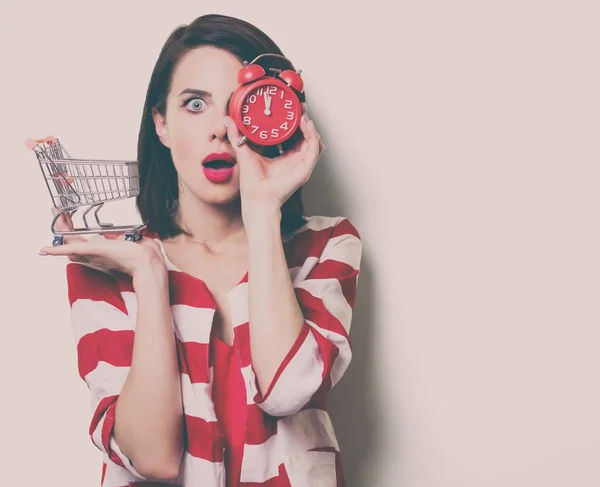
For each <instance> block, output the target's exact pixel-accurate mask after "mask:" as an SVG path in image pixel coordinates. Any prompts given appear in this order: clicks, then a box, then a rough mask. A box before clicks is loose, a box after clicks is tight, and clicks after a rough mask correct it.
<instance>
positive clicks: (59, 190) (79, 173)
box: [25, 136, 146, 246]
mask: <svg viewBox="0 0 600 487" xmlns="http://www.w3.org/2000/svg"><path fill="white" fill-rule="evenodd" d="M25 145H26V147H27V148H28V149H31V150H33V151H34V152H35V155H36V157H37V160H38V162H39V166H40V169H41V171H42V174H43V176H44V180H45V181H46V186H47V187H48V191H49V193H50V197H51V198H52V204H53V205H54V207H55V208H56V209H57V210H59V211H58V212H57V214H56V215H55V217H54V218H53V220H52V224H51V231H52V233H53V234H54V241H53V242H52V245H54V246H57V245H62V244H63V241H64V236H65V235H77V234H92V233H97V234H103V233H108V232H124V233H125V239H126V240H129V241H133V242H135V241H138V240H140V239H141V238H142V233H141V232H142V230H143V229H144V228H145V227H146V225H120V226H116V225H113V224H112V223H105V222H102V221H100V217H99V216H98V212H99V211H100V209H101V208H102V206H103V205H104V203H106V202H107V201H108V202H111V201H119V200H124V199H127V198H133V197H135V196H137V195H138V194H139V192H140V185H139V180H140V178H139V171H138V167H139V164H138V162H137V161H114V160H100V159H74V158H72V157H71V156H70V155H69V153H68V152H67V151H66V149H65V148H64V147H63V145H62V144H61V143H60V141H59V140H58V139H57V138H56V137H53V136H48V137H45V138H43V139H27V140H26V141H25ZM79 209H85V210H84V212H83V223H84V225H85V226H84V227H81V228H74V229H73V230H70V231H66V232H59V231H57V230H56V228H55V225H56V221H57V220H58V218H59V217H60V216H61V215H62V214H63V213H68V214H69V215H70V216H73V214H74V213H75V212H76V211H78V210H79ZM92 210H94V218H95V220H96V226H90V225H89V223H88V220H87V216H88V213H89V212H90V211H92Z"/></svg>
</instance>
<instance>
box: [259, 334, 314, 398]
mask: <svg viewBox="0 0 600 487" xmlns="http://www.w3.org/2000/svg"><path fill="white" fill-rule="evenodd" d="M309 332H310V325H309V324H308V323H306V322H305V323H304V324H303V325H302V329H301V331H300V334H299V335H298V337H297V338H296V341H295V342H294V344H293V345H292V347H291V348H290V350H289V351H288V353H287V355H286V356H285V358H284V359H283V360H282V362H281V364H279V367H278V368H277V372H275V376H274V377H273V380H272V381H271V384H269V388H268V389H267V392H266V393H265V394H264V395H261V393H260V391H258V392H257V393H256V395H255V396H254V402H256V403H261V402H264V401H266V400H267V398H268V397H269V396H270V394H271V391H272V390H273V387H274V386H275V384H276V383H277V381H278V380H279V377H280V376H281V374H282V373H283V371H284V370H285V368H286V367H287V366H288V364H289V363H290V362H291V361H292V359H293V358H294V357H295V356H296V353H298V350H299V349H300V347H301V346H302V344H303V343H304V341H305V340H306V337H307V336H308V334H309ZM256 387H257V389H258V381H257V384H256Z"/></svg>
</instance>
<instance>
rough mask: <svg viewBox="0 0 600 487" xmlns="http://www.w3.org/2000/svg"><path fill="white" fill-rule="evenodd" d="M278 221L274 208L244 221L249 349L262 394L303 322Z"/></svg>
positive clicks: (300, 329)
mask: <svg viewBox="0 0 600 487" xmlns="http://www.w3.org/2000/svg"><path fill="white" fill-rule="evenodd" d="M280 222H281V213H280V212H279V211H277V212H272V213H271V212H267V213H265V214H263V213H261V214H260V216H257V217H254V218H253V219H252V220H251V221H250V220H248V221H247V222H246V223H245V225H246V233H247V235H248V244H249V254H250V262H249V277H250V279H249V282H248V299H249V314H250V349H251V357H252V366H253V368H254V373H255V374H256V379H257V382H258V387H259V390H260V391H261V392H262V393H263V394H264V393H266V391H267V389H268V388H269V384H271V382H272V380H273V378H274V376H275V373H276V372H277V369H278V368H279V365H280V364H281V363H282V362H283V359H284V358H285V357H286V355H287V354H288V352H289V351H290V349H291V348H292V346H293V345H294V343H295V342H296V340H297V339H298V336H299V334H300V332H301V331H302V326H303V324H304V317H303V316H302V310H301V309H300V306H299V305H298V300H297V299H296V295H295V292H294V288H293V286H292V282H291V279H290V274H289V270H288V266H287V261H286V258H285V254H284V249H283V244H282V239H281V230H280V226H281V223H280Z"/></svg>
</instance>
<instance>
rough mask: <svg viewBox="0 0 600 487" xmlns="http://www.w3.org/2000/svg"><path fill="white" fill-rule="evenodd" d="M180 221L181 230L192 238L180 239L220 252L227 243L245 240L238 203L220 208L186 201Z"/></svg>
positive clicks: (180, 205) (180, 208)
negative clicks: (201, 244)
mask: <svg viewBox="0 0 600 487" xmlns="http://www.w3.org/2000/svg"><path fill="white" fill-rule="evenodd" d="M177 217H178V221H179V224H180V225H181V226H182V228H183V229H184V230H186V231H187V232H189V233H190V234H191V236H188V235H182V236H181V239H182V240H184V241H187V242H189V243H203V244H206V246H207V247H209V248H210V249H214V250H217V251H218V250H219V249H220V247H221V245H222V244H224V243H225V242H226V241H229V240H236V241H237V240H240V239H241V240H244V239H245V238H246V235H245V234H246V232H245V229H244V222H243V220H242V214H241V211H240V203H239V200H238V201H233V202H231V203H228V204H223V205H219V204H211V203H206V202H203V201H199V200H196V199H194V200H193V201H192V200H190V199H189V198H185V197H183V198H180V200H179V207H178V211H177Z"/></svg>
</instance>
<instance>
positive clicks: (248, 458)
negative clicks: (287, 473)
mask: <svg viewBox="0 0 600 487" xmlns="http://www.w3.org/2000/svg"><path fill="white" fill-rule="evenodd" d="M277 436H278V435H273V436H271V437H270V438H269V439H268V440H267V441H265V442H264V443H262V444H260V445H245V446H244V457H243V459H242V471H241V476H240V481H241V482H265V481H267V480H269V479H270V478H273V477H277V475H279V465H280V464H281V463H283V454H284V453H285V451H284V450H282V449H281V444H280V442H279V440H278V438H277Z"/></svg>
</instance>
